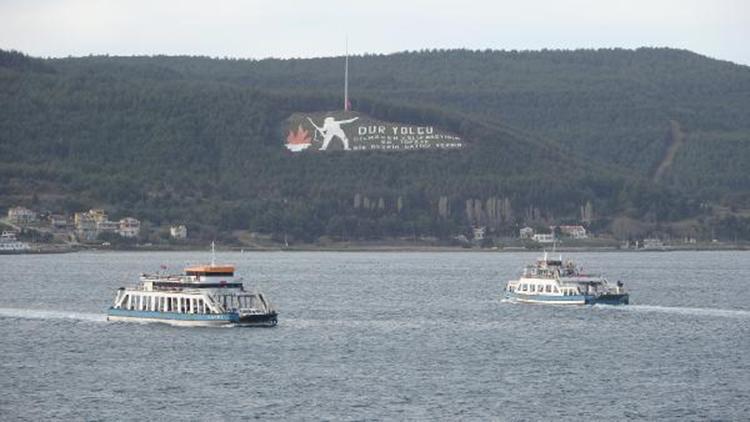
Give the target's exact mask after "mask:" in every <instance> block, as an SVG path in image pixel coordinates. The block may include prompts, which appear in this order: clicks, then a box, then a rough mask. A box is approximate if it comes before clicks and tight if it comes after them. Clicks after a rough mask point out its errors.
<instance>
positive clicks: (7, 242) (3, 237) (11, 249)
mask: <svg viewBox="0 0 750 422" xmlns="http://www.w3.org/2000/svg"><path fill="white" fill-rule="evenodd" d="M30 250H31V247H30V246H29V244H28V243H26V242H21V241H19V240H18V239H16V234H15V233H13V232H3V233H2V234H0V254H13V253H24V252H29V251H30Z"/></svg>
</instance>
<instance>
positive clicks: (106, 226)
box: [96, 220, 120, 235]
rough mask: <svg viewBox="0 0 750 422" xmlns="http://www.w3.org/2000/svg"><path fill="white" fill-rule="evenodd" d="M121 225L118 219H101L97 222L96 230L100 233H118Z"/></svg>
mask: <svg viewBox="0 0 750 422" xmlns="http://www.w3.org/2000/svg"><path fill="white" fill-rule="evenodd" d="M119 229H120V225H119V224H118V223H117V222H116V221H109V220H99V221H97V222H96V231H97V232H98V233H97V235H98V234H99V233H117V232H118V231H119Z"/></svg>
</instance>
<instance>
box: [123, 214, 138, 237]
mask: <svg viewBox="0 0 750 422" xmlns="http://www.w3.org/2000/svg"><path fill="white" fill-rule="evenodd" d="M118 228H119V230H118V233H119V234H120V236H122V237H136V236H138V235H139V234H140V233H141V222H140V221H138V220H136V219H135V218H133V217H125V218H123V219H122V220H120V223H119V227H118Z"/></svg>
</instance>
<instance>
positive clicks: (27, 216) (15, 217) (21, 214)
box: [8, 207, 36, 225]
mask: <svg viewBox="0 0 750 422" xmlns="http://www.w3.org/2000/svg"><path fill="white" fill-rule="evenodd" d="M8 220H9V221H10V222H11V223H13V224H19V225H26V224H31V223H33V222H35V221H36V213H35V212H34V211H32V210H30V209H28V208H25V207H13V208H11V209H9V210H8Z"/></svg>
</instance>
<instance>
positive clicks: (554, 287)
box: [552, 286, 560, 293]
mask: <svg viewBox="0 0 750 422" xmlns="http://www.w3.org/2000/svg"><path fill="white" fill-rule="evenodd" d="M552 291H553V292H555V293H560V290H558V289H557V286H552Z"/></svg>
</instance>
